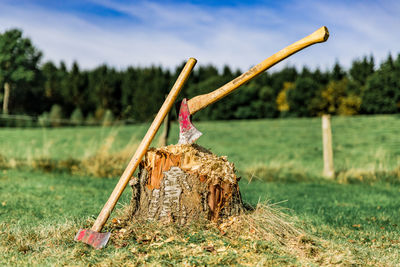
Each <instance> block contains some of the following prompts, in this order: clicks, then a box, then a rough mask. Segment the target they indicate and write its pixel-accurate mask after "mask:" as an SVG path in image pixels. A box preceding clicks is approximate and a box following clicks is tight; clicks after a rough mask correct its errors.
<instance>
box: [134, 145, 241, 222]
mask: <svg viewBox="0 0 400 267" xmlns="http://www.w3.org/2000/svg"><path fill="white" fill-rule="evenodd" d="M139 168H140V172H139V177H137V178H133V179H132V180H131V181H130V185H131V186H132V189H133V193H132V200H131V204H130V205H131V206H130V207H131V209H130V215H131V216H133V217H134V218H135V219H138V220H160V221H164V222H175V223H179V224H186V223H189V222H191V221H193V220H199V219H206V220H211V221H214V222H217V221H219V219H222V218H225V217H229V216H232V215H238V214H240V213H241V212H242V211H243V210H244V208H243V204H242V199H241V195H240V191H239V185H238V181H239V179H240V178H238V177H237V176H236V174H235V168H234V165H233V164H232V163H230V162H228V161H227V159H226V157H217V156H215V155H214V154H212V153H211V152H210V151H208V150H206V149H204V148H202V147H200V146H197V145H170V146H168V147H163V148H158V149H151V150H149V151H148V152H147V154H146V156H145V159H144V160H143V161H142V162H141V164H140V167H139Z"/></svg>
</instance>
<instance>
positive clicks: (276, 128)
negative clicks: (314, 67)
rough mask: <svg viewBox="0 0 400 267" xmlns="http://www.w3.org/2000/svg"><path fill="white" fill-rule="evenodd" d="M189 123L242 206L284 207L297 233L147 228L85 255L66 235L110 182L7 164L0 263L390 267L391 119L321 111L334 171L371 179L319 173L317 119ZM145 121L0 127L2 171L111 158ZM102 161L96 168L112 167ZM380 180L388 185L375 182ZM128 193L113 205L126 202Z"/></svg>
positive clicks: (394, 165) (394, 243)
mask: <svg viewBox="0 0 400 267" xmlns="http://www.w3.org/2000/svg"><path fill="white" fill-rule="evenodd" d="M196 126H197V127H198V128H199V130H201V131H202V132H203V133H204V135H203V136H202V137H201V138H200V139H199V141H198V143H199V144H200V145H202V146H204V147H206V148H210V149H211V150H212V151H213V152H214V153H215V154H217V155H227V156H228V159H229V160H230V161H231V162H233V163H235V165H236V167H237V169H238V170H239V172H240V173H241V174H242V176H243V178H244V179H242V181H241V184H240V186H241V192H242V195H243V199H244V200H245V201H246V202H248V203H250V204H252V205H256V204H257V203H258V202H265V201H269V202H270V203H278V204H276V206H277V207H282V208H287V209H286V210H285V211H284V212H285V213H286V214H288V215H289V216H290V217H289V218H288V220H290V221H293V222H294V223H295V226H296V227H298V228H299V229H302V230H303V231H304V232H305V236H303V237H300V238H299V239H298V240H291V241H290V242H287V243H285V244H281V243H279V242H275V241H274V240H263V239H260V238H259V237H257V235H250V234H249V233H248V232H243V235H239V236H236V237H235V236H227V235H221V233H220V232H219V231H216V230H215V229H214V228H212V227H209V226H207V227H206V229H202V228H201V227H200V226H193V227H194V228H193V227H192V228H182V229H174V228H171V229H166V230H159V231H158V230H157V229H155V227H156V226H154V225H148V226H143V227H142V228H143V229H142V230H143V231H144V232H143V235H144V236H141V235H136V236H133V237H132V238H131V239H129V240H128V241H126V244H124V245H123V246H122V247H120V246H121V244H119V243H118V242H110V245H109V246H108V247H107V248H106V249H104V250H101V251H96V250H92V249H91V248H89V247H87V246H86V245H84V244H81V243H76V242H74V241H73V237H74V235H75V233H76V232H77V230H78V229H79V228H82V227H90V225H91V223H92V222H93V220H94V218H95V217H96V216H97V214H98V212H99V211H100V209H101V207H102V205H103V204H104V203H105V201H106V200H107V198H108V196H109V194H110V193H111V191H112V189H113V187H114V185H115V184H116V180H115V179H98V178H95V177H89V176H77V175H71V174H70V173H68V172H53V173H44V172H40V171H37V170H36V171H35V170H32V168H20V169H13V168H8V169H4V170H0V255H2V256H1V257H0V265H17V266H21V265H48V266H54V265H103V266H109V265H129V264H132V265H136V264H156V265H169V264H172V265H176V264H181V265H184V264H187V265H206V264H208V265H216V264H220V265H235V264H249V261H250V264H252V265H254V264H256V263H259V264H260V265H301V266H303V265H335V264H342V265H352V264H356V265H357V264H358V265H371V266H396V265H398V262H400V255H399V252H400V247H399V244H400V229H399V227H400V226H399V225H400V213H399V211H400V199H399V197H398V196H399V194H400V185H399V183H398V178H399V173H400V171H399V170H400V168H399V167H400V141H399V138H398V137H399V136H400V118H399V117H398V116H370V117H363V116H359V117H334V118H333V119H332V129H333V144H334V158H335V168H336V170H337V171H338V172H339V177H343V176H346V175H347V174H346V173H352V175H353V176H355V177H356V178H357V177H358V176H360V177H361V176H362V173H364V172H366V173H370V174H371V175H372V176H373V177H374V179H376V182H375V183H373V185H372V186H371V185H369V183H368V184H367V183H355V184H341V183H338V182H337V181H327V180H324V179H323V178H321V176H320V174H321V172H322V149H321V147H322V144H321V121H320V119H317V118H311V119H309V118H307V119H306V118H305V119H282V120H254V121H234V122H199V123H196ZM147 127H148V124H142V125H136V126H118V127H78V128H59V129H7V128H3V129H0V156H2V157H0V163H1V161H2V160H3V161H6V162H7V165H8V167H10V166H11V167H12V166H13V162H15V160H21V161H26V162H30V161H32V160H33V159H43V158H48V159H52V160H66V159H70V158H73V159H78V160H85V159H87V158H88V157H89V156H92V155H95V154H97V153H99V151H103V150H102V147H103V148H104V147H106V149H107V151H106V152H107V153H106V154H107V155H108V156H111V157H112V156H113V155H116V154H115V153H118V152H119V151H123V150H124V151H125V152H126V150H132V149H134V148H135V146H136V145H137V143H138V142H139V141H140V139H141V138H142V137H143V136H144V134H145V132H146V130H147ZM177 133H178V129H177V125H174V126H173V128H172V131H171V136H172V137H171V140H170V143H176V142H177ZM105 144H106V145H105ZM153 145H154V146H156V145H157V140H155V141H154V142H153ZM127 148H128V149H127ZM103 152H104V151H103ZM113 153H114V154H113ZM120 154H121V153H120ZM128 154H129V153H128ZM132 154H133V152H132ZM108 159H109V158H106V161H103V162H102V164H104V166H106V165H107V164H110V165H111V166H107V167H111V168H112V167H113V165H112V164H113V163H112V162H111V161H107V160H108ZM4 166H5V165H4ZM32 166H33V165H32ZM39 169H40V168H39ZM382 173H384V174H382ZM349 175H350V174H349ZM267 176H269V177H267ZM381 177H385V180H386V181H389V183H387V182H384V181H382V182H381V181H380V178H381ZM249 180H251V182H249ZM360 180H362V179H360ZM265 181H269V182H265ZM340 181H341V180H340ZM393 181H396V182H393ZM129 191H130V190H129V189H127V190H126V191H125V193H124V195H123V197H122V199H121V201H120V202H119V204H118V206H117V210H119V211H122V210H123V209H122V208H123V206H124V205H125V204H127V203H128V202H129V197H130V196H129V194H130V192H129ZM196 227H197V228H196ZM106 229H107V230H110V229H111V224H108V225H107V228H106ZM146 231H148V232H149V235H150V236H151V237H152V238H151V239H150V241H149V239H148V237H147V234H144V233H145V232H146ZM168 233H171V234H173V235H174V237H175V239H173V240H171V239H170V237H171V236H169V235H168Z"/></svg>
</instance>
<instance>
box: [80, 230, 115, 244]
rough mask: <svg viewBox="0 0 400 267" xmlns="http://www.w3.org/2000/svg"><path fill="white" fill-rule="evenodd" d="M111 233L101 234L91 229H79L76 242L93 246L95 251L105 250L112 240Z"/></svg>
mask: <svg viewBox="0 0 400 267" xmlns="http://www.w3.org/2000/svg"><path fill="white" fill-rule="evenodd" d="M110 235H111V233H100V232H96V231H93V230H91V229H79V232H78V233H77V234H76V236H75V238H74V240H75V241H81V242H83V243H86V244H88V245H91V246H92V247H94V248H95V249H101V248H104V247H105V246H106V245H107V242H108V239H110Z"/></svg>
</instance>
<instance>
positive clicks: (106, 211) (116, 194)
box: [91, 58, 197, 232]
mask: <svg viewBox="0 0 400 267" xmlns="http://www.w3.org/2000/svg"><path fill="white" fill-rule="evenodd" d="M196 62H197V61H196V59H194V58H190V59H189V60H188V61H187V62H186V65H185V67H184V68H183V70H182V72H181V73H180V75H179V77H178V79H177V80H176V82H175V84H174V86H173V87H172V89H171V92H170V93H169V94H168V96H167V98H166V99H165V102H164V104H163V105H162V106H161V108H160V110H159V111H158V113H157V116H156V118H155V119H154V121H153V123H152V124H151V126H150V128H149V129H148V130H147V133H146V135H145V136H144V138H143V140H142V142H141V143H140V145H139V147H138V148H137V150H136V152H135V154H134V155H133V157H132V159H131V161H130V162H129V164H128V166H127V167H126V169H125V171H124V173H123V174H122V175H121V178H120V179H119V181H118V183H117V185H116V186H115V188H114V191H113V192H112V193H111V195H110V197H109V198H108V200H107V202H106V204H105V205H104V207H103V209H102V210H101V212H100V214H99V216H98V217H97V219H96V221H95V222H94V224H93V226H92V228H91V230H93V231H96V232H100V231H101V229H102V228H103V226H104V224H105V223H106V221H107V220H108V217H110V214H111V212H112V210H113V209H114V207H115V204H117V201H118V199H119V198H120V196H121V194H122V192H123V191H124V189H125V187H126V185H127V184H128V182H129V179H130V178H131V177H132V175H133V173H134V172H135V170H136V168H137V167H138V165H139V163H140V161H141V159H142V157H143V156H144V154H145V153H146V151H147V149H148V147H149V146H150V144H151V141H152V140H153V138H154V136H155V134H156V133H157V130H158V129H159V128H160V125H161V123H162V122H163V120H164V118H165V116H166V115H167V114H168V112H169V111H170V109H171V107H172V105H173V104H174V102H175V99H176V97H177V96H178V94H179V92H180V91H181V89H182V87H183V85H184V84H185V82H186V80H187V79H188V77H189V74H190V72H191V71H192V69H193V67H194V65H195V64H196Z"/></svg>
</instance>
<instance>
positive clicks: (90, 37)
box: [0, 0, 400, 71]
mask: <svg viewBox="0 0 400 267" xmlns="http://www.w3.org/2000/svg"><path fill="white" fill-rule="evenodd" d="M399 14H400V1H398V0H387V1H371V0H352V1H346V0H332V1H322V0H321V1H311V0H290V1H272V0H254V1H248V2H247V1H243V0H242V1H239V0H233V1H227V0H220V1H210V0H192V1H188V0H187V1H177V0H165V1H141V0H138V1H127V0H118V1H112V0H68V1H58V0H32V1H28V0H0V32H4V31H5V30H7V29H11V28H20V29H22V30H23V33H24V36H25V37H29V38H31V40H32V41H33V44H34V45H35V46H36V47H37V48H38V49H39V50H41V51H42V52H43V54H44V57H43V60H42V62H45V61H48V60H51V61H53V62H54V63H56V64H58V63H59V62H60V61H64V62H66V63H67V66H71V64H72V62H73V61H77V62H78V63H79V65H80V66H81V67H82V68H84V69H92V68H95V67H97V66H99V65H101V64H107V65H109V66H112V67H116V68H118V69H124V68H126V67H127V66H139V67H144V66H150V65H160V66H162V67H165V68H170V69H173V68H175V67H176V66H178V65H180V64H182V62H184V61H185V60H187V59H188V58H189V57H194V58H196V59H197V60H198V64H200V65H207V64H212V65H214V66H217V67H218V68H222V67H223V66H224V65H228V66H230V67H232V68H233V69H240V70H242V71H245V70H247V69H248V68H250V67H251V66H254V65H256V64H258V63H260V62H261V61H263V60H264V59H266V58H267V57H269V56H271V55H273V54H274V53H276V52H277V51H279V50H281V49H282V48H284V47H286V46H288V45H290V44H291V43H293V42H295V41H297V40H299V39H301V38H303V37H305V36H307V35H309V34H310V33H312V32H314V31H315V30H317V29H318V28H320V27H321V26H326V27H327V28H328V29H329V32H330V38H329V40H328V41H327V42H326V43H320V44H316V45H314V46H311V47H309V48H306V49H305V50H303V51H300V52H299V53H297V54H295V55H293V56H291V57H290V58H288V59H286V60H285V61H283V62H281V63H279V64H277V65H276V66H274V67H273V68H274V69H276V70H279V69H281V68H283V67H285V66H295V67H297V68H299V69H300V68H302V67H303V66H307V67H309V68H311V69H315V68H320V69H321V70H327V69H331V68H332V66H333V64H335V62H339V63H340V64H341V65H342V66H343V67H345V68H349V67H350V66H351V63H352V62H353V61H354V60H356V59H360V58H362V57H363V56H369V55H373V56H374V58H375V62H376V63H377V64H379V63H380V62H381V61H382V60H384V59H386V58H387V56H388V55H389V53H391V54H392V55H393V56H397V55H398V54H399V53H400V45H399V44H400V34H399V32H400V15H399Z"/></svg>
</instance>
